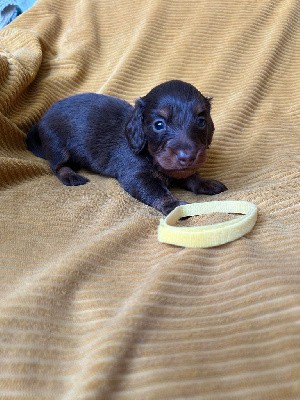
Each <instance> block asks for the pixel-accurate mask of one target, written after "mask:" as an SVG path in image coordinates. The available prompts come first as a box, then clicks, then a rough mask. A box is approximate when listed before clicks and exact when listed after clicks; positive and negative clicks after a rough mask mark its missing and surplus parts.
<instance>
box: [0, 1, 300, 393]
mask: <svg viewBox="0 0 300 400" xmlns="http://www.w3.org/2000/svg"><path fill="white" fill-rule="evenodd" d="M299 16H300V7H299V1H298V0H281V1H278V0H273V1H272V0H260V1H255V0H252V1H251V0H250V1H249V0H241V1H239V2H235V1H223V0H210V1H204V0H198V1H182V0H172V1H169V0H153V1H142V0H141V1H138V0H136V1H129V0H118V1H112V0H101V1H87V0H86V1H71V0H59V1H58V0H57V1H52V0H40V1H38V2H37V4H36V5H35V6H34V7H33V8H32V9H31V10H30V11H29V12H27V13H25V14H23V15H22V16H21V17H19V18H18V19H17V20H15V21H14V22H13V23H12V24H10V25H9V26H8V27H7V28H5V29H4V30H2V31H0V47H1V50H0V88H1V89H0V185H1V193H0V221H1V224H0V228H1V230H0V234H1V240H0V257H1V263H0V266H1V281H0V282H1V292H0V293H1V295H0V296H1V303H0V329H1V334H0V341H1V346H0V350H1V354H0V398H1V399H33V400H37V399H38V400H48V399H51V400H53V399H63V400H75V399H76V400H80V399H81V400H82V399H94V400H96V399H97V400H103V399H105V400H106V399H118V400H121V399H122V400H123V399H124V400H125V399H130V400H136V399H143V400H144V399H151V400H152V399H153V400H156V399H201V400H202V399H205V400H207V399H209V400H224V399H225V400H226V399H251V400H252V399H280V400H281V399H299V398H300V257H299V256H300V254H299V247H300V246H299V165H300V164H299V147H300V146H299V142H300V138H299V122H300V121H299V120H300V118H299V115H300V112H299V103H300V102H299V100H300V85H299V83H300V79H299V71H300V32H299V30H300V21H299ZM172 78H179V79H183V80H187V81H189V82H191V83H192V84H194V85H196V86H197V87H198V88H199V89H200V90H201V91H202V92H203V93H204V94H205V95H209V96H213V97H214V106H213V118H214V122H215V125H216V132H215V137H214V141H213V145H212V147H211V150H210V153H209V160H208V162H207V163H206V165H205V168H204V169H203V171H202V173H203V175H204V176H206V177H212V178H215V179H219V180H221V181H223V182H224V183H225V184H226V185H227V186H228V187H229V191H228V192H226V193H222V194H220V195H218V196H215V197H214V198H213V200H216V199H217V200H225V199H232V200H239V199H241V200H249V201H252V202H254V203H256V204H257V206H258V208H259V218H258V222H257V225H256V226H255V228H254V230H253V231H252V232H251V233H250V234H248V235H246V237H243V238H242V239H240V240H237V241H235V242H233V243H230V244H227V245H224V246H221V247H218V248H213V249H205V250H204V249H185V248H180V247H172V246H168V245H164V244H160V243H158V241H157V238H156V234H157V225H158V223H159V218H160V214H159V213H158V212H157V211H155V210H153V209H151V208H149V207H147V206H145V205H143V204H141V203H139V202H138V201H136V200H135V199H133V198H131V197H130V196H129V195H128V194H127V193H125V192H124V191H123V190H122V189H121V188H120V186H119V184H118V182H117V181H115V180H114V179H109V178H104V177H101V176H96V175H93V174H91V173H88V172H87V173H86V175H87V176H88V177H89V178H90V180H91V182H90V183H89V184H87V185H85V186H81V187H73V188H72V187H65V186H63V185H62V184H61V183H60V182H59V181H58V180H57V179H56V178H55V177H54V176H53V175H52V174H51V172H50V170H49V168H48V165H47V162H46V161H44V160H42V159H39V158H36V157H34V156H33V155H32V154H31V153H29V152H28V151H27V150H26V148H25V145H24V138H25V135H26V132H27V130H28V129H29V128H30V126H31V125H32V124H33V123H34V122H36V121H37V120H38V119H39V118H40V116H41V115H42V114H43V113H44V112H45V110H46V109H47V108H48V107H49V106H50V105H51V104H52V103H53V102H54V101H56V100H57V99H60V98H63V97H66V96H68V95H71V94H74V93H78V92H82V91H97V92H101V93H107V94H113V95H115V96H120V97H122V98H125V99H127V100H129V101H130V102H133V101H134V100H135V98H137V97H138V96H141V95H144V94H146V93H147V91H148V90H149V89H150V88H151V87H153V86H154V85H156V84H158V83H160V82H162V81H165V80H168V79H172ZM176 193H177V195H178V197H180V198H182V199H185V200H187V201H200V202H201V201H209V200H211V199H212V198H211V197H207V196H198V197H197V196H195V195H192V194H190V193H188V192H185V191H183V190H178V191H176Z"/></svg>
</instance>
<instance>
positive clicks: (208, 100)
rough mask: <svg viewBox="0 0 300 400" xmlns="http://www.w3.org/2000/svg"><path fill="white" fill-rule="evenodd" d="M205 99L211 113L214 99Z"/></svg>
mask: <svg viewBox="0 0 300 400" xmlns="http://www.w3.org/2000/svg"><path fill="white" fill-rule="evenodd" d="M204 99H205V105H206V107H207V108H208V110H209V111H210V110H211V105H212V102H213V98H212V97H205V98H204Z"/></svg>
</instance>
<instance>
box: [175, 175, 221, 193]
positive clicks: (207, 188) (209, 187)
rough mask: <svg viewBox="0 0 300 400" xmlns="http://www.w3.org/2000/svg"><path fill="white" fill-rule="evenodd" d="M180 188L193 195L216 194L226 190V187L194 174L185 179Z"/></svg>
mask: <svg viewBox="0 0 300 400" xmlns="http://www.w3.org/2000/svg"><path fill="white" fill-rule="evenodd" d="M181 186H182V187H184V188H185V189H187V190H190V191H191V192H193V193H195V194H208V195H213V194H218V193H221V192H224V191H225V190H227V187H226V186H225V185H224V184H223V183H222V182H219V181H214V180H211V179H204V178H201V177H200V176H199V175H198V174H194V175H192V176H190V177H189V178H187V179H185V180H184V181H183V182H182V183H181Z"/></svg>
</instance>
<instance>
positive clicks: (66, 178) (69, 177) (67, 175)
mask: <svg viewBox="0 0 300 400" xmlns="http://www.w3.org/2000/svg"><path fill="white" fill-rule="evenodd" d="M57 177H58V179H59V180H60V181H61V182H62V183H63V184H64V185H66V186H80V185H84V184H85V183H87V182H89V180H88V179H87V178H85V177H84V176H82V175H79V174H77V173H76V172H75V171H73V170H72V169H71V168H69V167H62V168H60V170H59V171H58V172H57Z"/></svg>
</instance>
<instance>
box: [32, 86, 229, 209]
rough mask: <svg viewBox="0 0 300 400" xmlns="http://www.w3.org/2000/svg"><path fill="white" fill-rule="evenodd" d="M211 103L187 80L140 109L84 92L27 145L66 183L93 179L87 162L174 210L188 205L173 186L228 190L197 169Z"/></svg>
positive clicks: (57, 107)
mask: <svg viewBox="0 0 300 400" xmlns="http://www.w3.org/2000/svg"><path fill="white" fill-rule="evenodd" d="M210 109H211V104H210V99H208V98H206V97H204V96H203V95H202V94H201V93H200V92H199V91H198V90H197V89H196V88H195V87H194V86H192V85H191V84H189V83H186V82H182V81H179V80H172V81H168V82H165V83H162V84H160V85H158V86H156V87H155V88H154V89H152V90H151V91H150V92H149V93H148V94H147V95H146V96H144V97H142V98H139V99H138V100H137V101H136V103H135V106H134V107H133V106H131V105H130V104H129V103H127V102H126V101H124V100H121V99H118V98H116V97H112V96H106V95H101V94H95V93H83V94H78V95H74V96H71V97H68V98H66V99H63V100H60V101H58V102H57V103H55V104H54V105H52V106H51V107H50V109H49V110H48V111H47V112H46V114H45V115H44V116H43V117H42V119H41V120H40V122H39V123H37V124H36V125H34V126H33V128H32V129H31V130H30V131H29V133H28V137H27V140H26V143H27V146H28V149H29V150H31V151H32V152H33V153H34V154H35V155H37V156H39V157H43V158H45V159H47V160H48V161H49V163H50V168H51V169H52V171H53V172H54V173H55V175H56V176H57V177H58V179H60V181H61V182H62V183H63V184H64V185H68V186H70V185H71V186H77V185H83V184H85V183H86V182H88V179H87V178H85V177H84V176H82V175H79V174H78V173H77V172H76V171H78V170H79V169H80V168H86V169H89V170H91V171H93V172H95V173H99V174H102V175H106V176H110V177H113V178H116V179H117V180H118V181H119V183H120V185H121V186H122V187H123V189H125V190H126V191H127V192H128V193H129V194H130V195H131V196H133V197H135V198H136V199H138V200H139V201H141V202H143V203H145V204H148V205H149V206H152V207H154V208H156V209H157V210H159V211H160V212H162V213H163V214H165V215H166V214H168V213H169V212H170V211H172V210H173V209H174V208H175V207H177V206H178V205H180V204H186V203H185V202H183V201H179V200H178V199H177V198H176V197H174V195H173V194H172V193H171V192H170V191H169V187H170V186H171V185H176V186H179V187H181V188H184V189H187V190H190V191H192V192H194V193H196V194H209V195H213V194H217V193H220V192H223V191H224V190H226V189H227V188H226V186H225V185H223V184H222V183H221V182H218V181H215V180H208V179H204V178H201V177H200V176H199V175H198V173H197V171H198V169H199V168H200V166H201V165H202V164H203V163H204V162H205V159H206V149H208V147H209V145H210V144H211V141H212V136H213V132H214V124H213V121H212V119H211V116H210Z"/></svg>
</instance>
